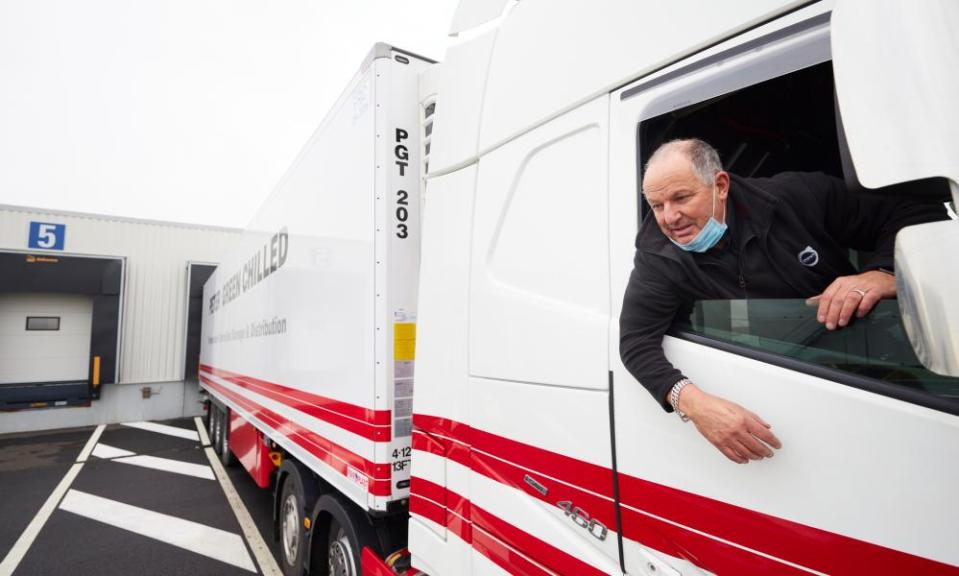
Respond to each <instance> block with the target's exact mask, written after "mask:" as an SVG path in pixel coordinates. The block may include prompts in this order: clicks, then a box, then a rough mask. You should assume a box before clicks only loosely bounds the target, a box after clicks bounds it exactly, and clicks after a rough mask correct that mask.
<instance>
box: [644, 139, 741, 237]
mask: <svg viewBox="0 0 959 576" xmlns="http://www.w3.org/2000/svg"><path fill="white" fill-rule="evenodd" d="M728 191H729V174H727V173H726V172H724V171H723V169H722V164H720V162H719V154H717V153H716V150H715V149H714V148H713V147H712V146H710V145H709V144H707V143H705V142H703V141H702V140H696V139H689V140H672V141H670V142H667V143H665V144H663V145H662V146H660V147H659V148H658V149H657V150H656V152H654V153H653V155H652V156H651V157H650V158H649V162H647V163H646V174H645V175H644V176H643V194H645V195H646V200H647V201H648V202H649V205H650V207H651V208H652V209H653V215H654V216H655V218H656V223H657V224H659V227H660V229H661V230H662V231H663V234H665V235H666V236H667V237H669V238H670V239H672V240H673V241H675V242H677V243H680V244H685V243H688V242H690V241H691V240H693V239H694V238H695V237H696V235H697V234H699V231H700V230H702V228H703V226H705V225H706V222H708V221H709V219H710V218H711V217H715V218H716V219H717V220H718V221H720V222H725V218H726V196H727V193H728Z"/></svg>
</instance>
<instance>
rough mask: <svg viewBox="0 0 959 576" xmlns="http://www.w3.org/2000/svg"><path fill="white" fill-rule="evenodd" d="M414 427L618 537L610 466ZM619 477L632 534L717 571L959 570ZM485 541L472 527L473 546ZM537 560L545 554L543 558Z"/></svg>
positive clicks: (478, 468) (425, 445)
mask: <svg viewBox="0 0 959 576" xmlns="http://www.w3.org/2000/svg"><path fill="white" fill-rule="evenodd" d="M413 424H414V427H415V428H416V429H415V430H414V437H413V443H414V444H413V448H414V450H423V451H426V452H429V453H432V454H436V455H439V456H443V455H444V454H445V456H446V457H447V458H449V459H450V460H453V461H456V462H458V463H460V464H463V465H464V466H467V467H468V468H470V469H471V470H472V471H474V472H476V473H479V474H482V475H484V476H486V477H488V478H491V479H493V480H496V481H497V482H499V483H501V484H503V485H506V486H510V487H512V488H515V489H518V490H521V491H523V492H525V493H526V494H528V495H530V496H531V497H533V498H537V499H540V500H545V498H543V497H542V496H541V495H540V494H539V493H538V492H536V491H535V490H534V489H533V488H532V487H531V486H530V485H529V484H527V483H526V478H525V477H526V476H527V475H529V476H531V477H532V478H533V479H534V480H536V481H538V482H540V483H541V484H544V485H545V486H547V487H548V488H549V497H550V501H552V500H553V498H554V496H555V497H556V499H557V500H559V499H561V498H563V499H568V500H571V501H572V502H576V503H577V506H579V505H580V504H578V502H579V501H583V502H586V503H587V505H585V506H581V507H582V508H583V509H586V510H589V511H590V512H591V513H592V514H594V515H595V516H596V517H597V518H598V519H600V520H601V521H602V522H603V523H605V524H606V525H607V527H608V528H609V529H610V531H611V534H612V532H614V531H615V529H616V524H615V520H614V517H613V516H611V514H614V513H615V511H614V510H613V511H612V512H611V511H610V510H611V506H612V502H611V499H612V494H613V491H612V470H610V469H608V468H604V467H602V466H598V465H596V464H593V463H590V462H585V461H582V460H577V459H574V458H570V457H568V456H565V455H562V454H556V453H554V452H551V451H548V450H544V449H542V448H538V447H536V446H532V445H529V444H523V443H520V442H517V441H515V440H511V439H509V438H503V437H501V436H497V435H495V434H491V433H489V432H486V431H482V430H478V429H476V428H470V427H469V426H467V425H465V424H462V423H459V422H455V421H452V420H449V419H445V418H437V417H434V416H428V415H423V414H414V415H413ZM553 480H559V481H560V482H562V483H563V484H557V483H555V482H553ZM619 483H620V499H621V503H622V505H623V506H622V507H621V514H622V521H623V526H622V531H623V536H624V537H625V538H628V539H630V540H633V541H636V542H639V543H641V544H643V545H644V546H648V547H650V548H654V549H656V550H659V551H661V552H663V553H665V554H669V555H671V556H675V557H680V558H685V559H687V560H688V561H690V562H692V563H694V564H696V565H699V566H702V567H705V568H706V569H708V570H710V571H713V572H719V573H731V574H737V573H763V574H767V573H768V574H797V573H807V574H808V570H815V571H819V572H825V573H829V574H924V575H925V574H930V575H933V574H934V575H944V576H945V575H951V576H959V566H951V565H948V564H944V563H941V562H936V561H934V560H930V559H928V558H923V557H921V556H916V555H913V554H908V553H906V552H900V551H898V550H894V549H891V548H885V547H883V546H879V545H876V544H872V543H869V542H865V541H862V540H857V539H854V538H850V537H848V536H843V535H841V534H837V533H833V532H827V531H825V530H820V529H818V528H813V527H811V526H806V525H804V524H799V523H797V522H792V521H789V520H785V519H783V518H778V517H775V516H771V515H768V514H763V513H760V512H757V511H754V510H750V509H747V508H742V507H739V506H734V505H732V504H728V503H725V502H722V501H719V500H713V499H710V498H706V497H704V496H699V495H697V494H693V493H690V492H684V491H682V490H677V489H675V488H671V487H668V486H663V485H660V484H655V483H653V482H649V481H647V480H643V479H641V478H636V477H633V476H629V475H626V474H622V473H621V474H619ZM564 484H565V486H564ZM420 485H421V486H422V483H421V484H420ZM560 491H562V493H561V492H560ZM607 503H608V504H607ZM473 508H474V509H475V508H476V507H475V505H474V506H473ZM475 518H476V516H475V514H474V520H475ZM477 539H478V535H477V533H476V532H474V543H475V541H476V540H477ZM519 549H521V550H525V549H524V548H521V547H520V548H519ZM766 555H768V556H769V557H771V558H768V557H766ZM531 558H533V559H534V560H537V561H540V559H538V558H536V557H535V556H531ZM790 564H794V565H797V566H799V567H802V568H806V569H807V570H806V571H803V570H801V569H800V568H799V567H797V566H791V565H790ZM544 565H547V564H544ZM560 572H565V571H564V570H560Z"/></svg>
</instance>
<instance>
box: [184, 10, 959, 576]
mask: <svg viewBox="0 0 959 576" xmlns="http://www.w3.org/2000/svg"><path fill="white" fill-rule="evenodd" d="M956 29H959V5H957V4H956V3H955V2H950V1H946V0H943V1H941V2H935V1H932V0H930V1H929V2H925V3H921V4H909V5H906V4H905V3H901V2H895V1H892V0H883V1H866V0H837V1H836V2H828V1H821V2H795V1H786V0H748V1H741V2H735V3H716V2H706V1H703V0H681V1H674V2H669V3H653V2H633V1H615V0H601V1H595V0H594V1H591V2H585V1H580V0H570V1H564V2H548V1H545V0H523V1H522V2H519V3H513V2H510V3H509V5H507V2H505V0H496V1H490V0H486V1H475V2H474V1H469V0H462V1H461V3H460V6H459V8H458V10H457V13H456V16H455V18H454V23H453V27H452V30H451V32H452V33H453V34H455V35H458V36H459V40H458V41H457V42H456V43H455V44H453V45H451V47H450V48H449V50H448V51H447V54H446V58H445V61H444V62H443V63H442V64H436V63H433V62H431V61H429V60H427V59H424V58H422V57H419V56H416V55H414V54H410V53H407V52H404V51H402V50H398V49H395V48H391V47H389V46H386V45H377V46H376V47H374V49H373V51H372V52H371V53H370V56H369V57H368V58H367V60H366V62H365V63H364V64H363V66H362V67H361V69H360V72H359V73H358V74H357V75H356V77H355V78H354V79H353V81H352V82H351V83H350V84H349V86H348V87H347V88H346V90H345V91H344V93H343V96H342V97H341V98H340V100H339V101H338V102H337V103H336V105H335V106H334V107H333V109H332V110H331V111H330V113H329V115H328V116H327V118H326V119H325V120H324V122H323V123H322V124H321V126H320V127H319V128H318V129H317V131H316V133H315V134H314V135H313V137H312V138H311V139H310V141H309V142H308V143H307V145H306V147H305V148H304V150H303V152H302V153H301V154H300V156H299V157H298V158H297V160H296V162H295V163H294V165H293V166H292V167H291V168H290V170H289V172H288V173H287V174H286V176H285V177H284V178H283V180H282V181H281V182H280V184H279V185H278V187H277V188H276V190H275V191H274V193H273V194H272V195H271V196H270V198H269V200H268V201H267V202H266V203H265V204H264V206H263V207H262V209H261V210H260V211H259V212H258V214H257V215H256V217H255V218H254V220H253V221H252V222H251V224H250V226H249V227H248V229H247V231H246V233H245V234H244V235H243V238H242V240H241V241H240V242H239V243H238V245H237V246H236V248H235V250H233V251H231V253H230V254H229V255H226V256H224V257H223V258H221V260H220V262H221V264H220V266H219V268H218V270H217V271H216V273H215V274H214V275H213V277H211V279H210V281H209V282H208V283H207V285H206V287H205V290H204V299H205V312H204V320H203V348H202V354H201V380H202V385H203V387H204V388H205V389H206V390H207V392H208V393H209V397H210V412H209V421H210V428H211V432H212V438H213V441H214V442H215V444H216V447H217V449H218V450H219V452H220V454H221V455H222V457H223V459H224V460H225V461H230V460H233V459H237V460H239V461H240V462H241V463H242V464H243V465H244V466H245V467H246V468H247V470H249V471H250V473H251V474H252V476H253V477H254V479H255V480H256V482H257V483H258V484H259V485H260V486H262V487H264V488H268V487H272V489H273V490H274V493H275V502H276V505H275V513H276V514H275V519H276V533H277V537H278V538H279V541H280V550H281V556H282V558H281V564H282V565H283V569H284V571H285V572H286V573H287V574H290V575H293V574H296V575H300V574H303V573H304V571H307V570H308V571H309V572H310V573H311V574H327V573H330V574H337V575H339V574H360V573H361V572H362V573H365V574H374V575H385V574H397V573H401V574H402V573H405V574H408V575H413V574H417V573H427V574H431V575H434V576H441V575H456V576H459V575H467V574H472V575H484V574H503V573H509V574H534V575H540V574H576V575H580V574H586V575H592V574H644V575H649V576H652V575H657V576H658V575H661V574H668V575H680V574H682V575H690V574H950V575H955V574H959V524H957V523H959V520H957V519H959V491H957V487H959V379H957V378H956V377H957V376H959V339H957V338H956V336H955V335H956V334H957V333H959V331H957V330H959V329H957V327H959V301H957V300H956V298H955V288H954V286H955V285H956V284H957V280H959V270H957V267H956V265H955V262H954V258H952V257H951V256H949V255H950V254H953V253H955V252H956V250H957V249H959V222H956V221H945V222H940V223H936V224H927V225H921V226H916V227H912V228H907V229H904V230H903V231H901V232H900V234H899V237H898V239H897V255H896V258H897V259H896V270H897V282H898V291H899V295H900V297H899V300H898V304H897V302H896V301H884V302H882V303H881V304H880V306H879V307H878V308H877V309H876V310H875V311H874V312H873V313H872V314H871V315H870V316H868V317H867V318H865V319H862V320H860V321H858V322H856V323H855V324H854V325H852V326H850V327H848V328H846V329H843V330H840V331H837V332H829V331H826V330H825V329H823V328H822V327H821V326H820V325H819V324H818V323H817V322H816V321H815V318H813V317H812V315H813V312H812V311H811V310H810V309H808V308H806V307H805V306H804V305H803V303H802V302H801V301H791V300H756V299H747V298H744V299H741V300H724V301H707V302H697V303H696V304H695V307H694V309H693V311H692V313H691V314H690V315H689V316H687V317H683V318H678V319H677V321H676V323H675V324H674V326H673V329H672V330H671V332H670V334H669V336H667V337H666V339H665V342H664V348H665V350H666V353H667V356H668V357H669V358H670V360H671V361H672V362H673V363H674V364H676V365H677V366H679V367H681V368H682V370H683V371H684V372H685V373H686V374H687V375H689V376H690V377H691V378H692V379H693V380H694V381H695V382H696V383H697V385H698V386H699V387H701V388H703V389H706V390H708V391H710V392H713V393H715V394H719V395H721V396H724V397H726V398H729V399H731V400H733V401H736V402H738V403H740V404H742V405H744V406H747V407H748V408H750V409H751V410H754V411H756V412H757V413H759V414H761V415H762V416H763V418H765V419H766V420H767V421H769V422H770V423H772V424H773V426H774V429H775V431H776V434H777V435H778V437H779V438H780V439H781V440H782V442H783V448H782V450H780V451H779V452H778V453H777V455H776V457H775V458H772V459H769V460H764V461H761V462H754V463H752V464H751V465H748V466H740V465H736V464H733V463H731V462H730V461H728V460H727V459H726V458H725V457H724V456H723V455H722V454H720V453H719V452H718V451H716V450H715V449H714V448H713V447H712V446H711V445H710V444H709V443H708V442H706V441H705V440H704V439H703V438H702V437H701V436H700V435H699V433H698V432H697V430H696V429H695V428H694V427H693V426H692V425H690V424H684V423H683V422H682V421H681V420H680V419H679V418H677V417H676V416H675V415H672V414H667V413H665V412H664V411H663V410H662V408H661V407H660V405H659V403H658V402H656V401H655V400H653V399H652V398H651V397H650V396H649V394H648V393H647V392H646V390H645V389H644V388H643V387H642V386H641V385H640V384H639V383H637V382H636V381H635V379H634V378H633V377H632V376H631V375H630V374H629V373H628V372H627V371H626V369H625V367H624V366H623V364H622V362H621V360H620V358H619V352H618V342H619V324H618V318H619V314H620V309H621V306H622V296H623V292H624V289H625V286H626V283H627V279H628V276H629V274H630V271H631V269H632V266H633V250H634V247H633V246H634V239H635V237H636V234H637V231H638V229H639V226H640V225H641V222H642V219H643V217H644V215H645V213H646V210H648V208H647V207H646V206H644V203H643V200H642V196H641V186H640V182H641V176H642V167H643V165H644V164H645V160H646V159H647V158H648V156H649V154H650V153H651V151H652V150H653V149H654V148H655V147H656V146H657V145H658V144H659V143H661V142H663V141H665V140H667V139H670V138H675V137H686V136H699V137H703V138H706V139H707V140H709V141H711V142H712V143H713V144H714V145H716V146H717V148H719V150H720V152H721V153H722V156H723V160H724V162H725V164H726V166H727V168H728V169H729V170H730V171H733V172H735V173H739V174H742V175H746V176H748V175H759V176H761V175H768V174H772V173H775V172H778V171H784V170H807V171H808V170H818V171H823V172H827V173H832V174H834V175H837V176H841V177H844V178H845V179H846V180H847V182H848V183H849V185H850V192H849V193H851V194H852V193H866V194H899V195H901V194H912V195H914V196H917V197H921V199H923V200H925V201H929V202H947V201H949V200H950V198H951V200H952V202H953V206H954V203H955V202H956V201H957V199H959V198H957V197H959V187H957V182H959V137H957V136H959V109H957V108H956V107H955V106H954V102H955V99H956V96H955V95H956V94H959V51H957V50H956V48H955V40H954V38H955V36H954V33H955V30H956ZM857 188H867V189H868V190H856V189H857ZM850 256H851V258H853V259H854V260H856V259H858V258H860V257H861V255H860V254H857V253H851V255H850ZM640 273H641V271H640ZM910 340H911V342H912V344H913V346H910Z"/></svg>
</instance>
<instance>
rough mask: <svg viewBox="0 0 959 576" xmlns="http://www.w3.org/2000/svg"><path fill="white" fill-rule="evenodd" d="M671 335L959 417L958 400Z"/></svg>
mask: <svg viewBox="0 0 959 576" xmlns="http://www.w3.org/2000/svg"><path fill="white" fill-rule="evenodd" d="M668 335H669V336H672V337H674V338H678V339H680V340H686V341H688V342H693V343H694V344H700V345H702V346H708V347H710V348H716V349H718V350H722V351H723V352H729V353H730V354H736V355H737V356H743V357H745V358H750V359H752V360H758V361H759V362H764V363H766V364H772V365H773V366H779V367H781V368H786V369H789V370H792V371H794V372H799V373H801V374H809V375H810V376H816V377H817V378H822V379H824V380H830V381H832V382H835V383H837V384H843V385H845V386H851V387H853V388H858V389H860V390H865V391H866V392H872V393H873V394H879V395H881V396H886V397H889V398H893V399H895V400H901V401H903V402H908V403H910V404H915V405H917V406H923V407H925V408H931V409H933V410H938V411H940V412H946V413H947V414H952V415H954V416H959V402H957V401H955V400H949V399H948V398H943V397H941V396H934V395H932V394H927V393H925V392H922V391H919V390H913V389H911V388H905V387H903V386H898V385H896V384H890V383H888V382H883V381H882V380H876V379H874V378H867V377H865V376H859V375H857V374H850V373H849V372H843V371H842V370H836V369H835V368H829V367H827V366H820V365H818V364H809V363H807V362H803V361H802V360H797V359H795V358H790V357H788V356H781V355H779V354H774V353H772V352H766V351H765V350H757V349H755V348H749V347H747V346H742V345H739V344H733V343H730V342H726V341H723V340H715V339H713V338H709V337H707V336H703V335H701V334H696V333H695V332H688V331H684V330H680V329H677V328H674V329H672V330H670V331H669V332H668Z"/></svg>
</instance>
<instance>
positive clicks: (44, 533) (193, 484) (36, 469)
mask: <svg viewBox="0 0 959 576" xmlns="http://www.w3.org/2000/svg"><path fill="white" fill-rule="evenodd" d="M201 439H202V436H201V435H200V434H198V431H197V426H196V422H195V421H194V419H192V418H191V419H179V420H172V421H166V422H159V423H129V424H126V425H122V424H117V425H111V426H107V427H103V428H102V429H98V428H96V427H91V428H83V429H73V430H62V431H55V432H40V433H29V434H15V435H6V436H0V511H2V513H0V516H2V521H0V576H5V575H6V574H15V575H16V576H27V575H33V574H36V575H41V574H43V575H45V574H78V575H83V574H97V575H105V576H112V575H121V574H122V575H128V574H137V575H138V576H145V575H152V574H157V575H159V574H163V575H175V574H190V575H197V574H201V575H211V576H213V575H228V574H229V575H232V574H243V575H249V574H271V573H272V572H271V570H275V564H274V565H273V567H272V568H271V567H270V566H264V565H263V564H269V562H263V561H262V560H263V558H262V556H261V557H260V558H258V557H257V554H256V550H255V549H256V543H255V542H254V540H256V539H257V538H256V537H254V536H253V535H252V534H254V533H256V532H258V533H259V537H260V538H262V540H261V543H265V545H266V549H267V550H268V551H269V552H270V553H272V555H273V558H274V559H278V556H277V554H278V549H277V543H276V542H274V540H273V528H272V513H273V508H272V507H273V500H272V498H273V496H272V491H271V490H269V489H266V490H264V489H260V488H259V487H257V486H256V485H255V484H254V483H253V480H252V479H251V478H250V476H249V475H248V474H247V473H246V471H245V470H244V469H243V468H242V467H241V466H238V465H237V466H233V467H231V468H229V469H227V470H226V472H227V476H228V477H229V479H230V480H231V482H232V485H233V487H234V489H235V490H236V493H237V494H238V496H239V500H240V501H241V502H242V505H243V507H244V508H245V509H246V511H247V512H248V513H249V516H250V518H251V519H252V526H251V527H250V529H249V530H247V531H244V530H243V527H242V525H241V523H240V522H239V521H238V519H237V513H236V512H235V511H234V509H233V508H232V507H231V505H230V503H229V501H228V499H227V496H226V494H225V488H224V487H223V485H222V484H221V482H220V481H219V480H218V479H217V477H216V474H215V470H214V469H213V467H212V466H211V462H210V461H209V458H208V455H207V453H206V451H205V450H204V447H203V445H202V443H201ZM267 555H268V554H267Z"/></svg>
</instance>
